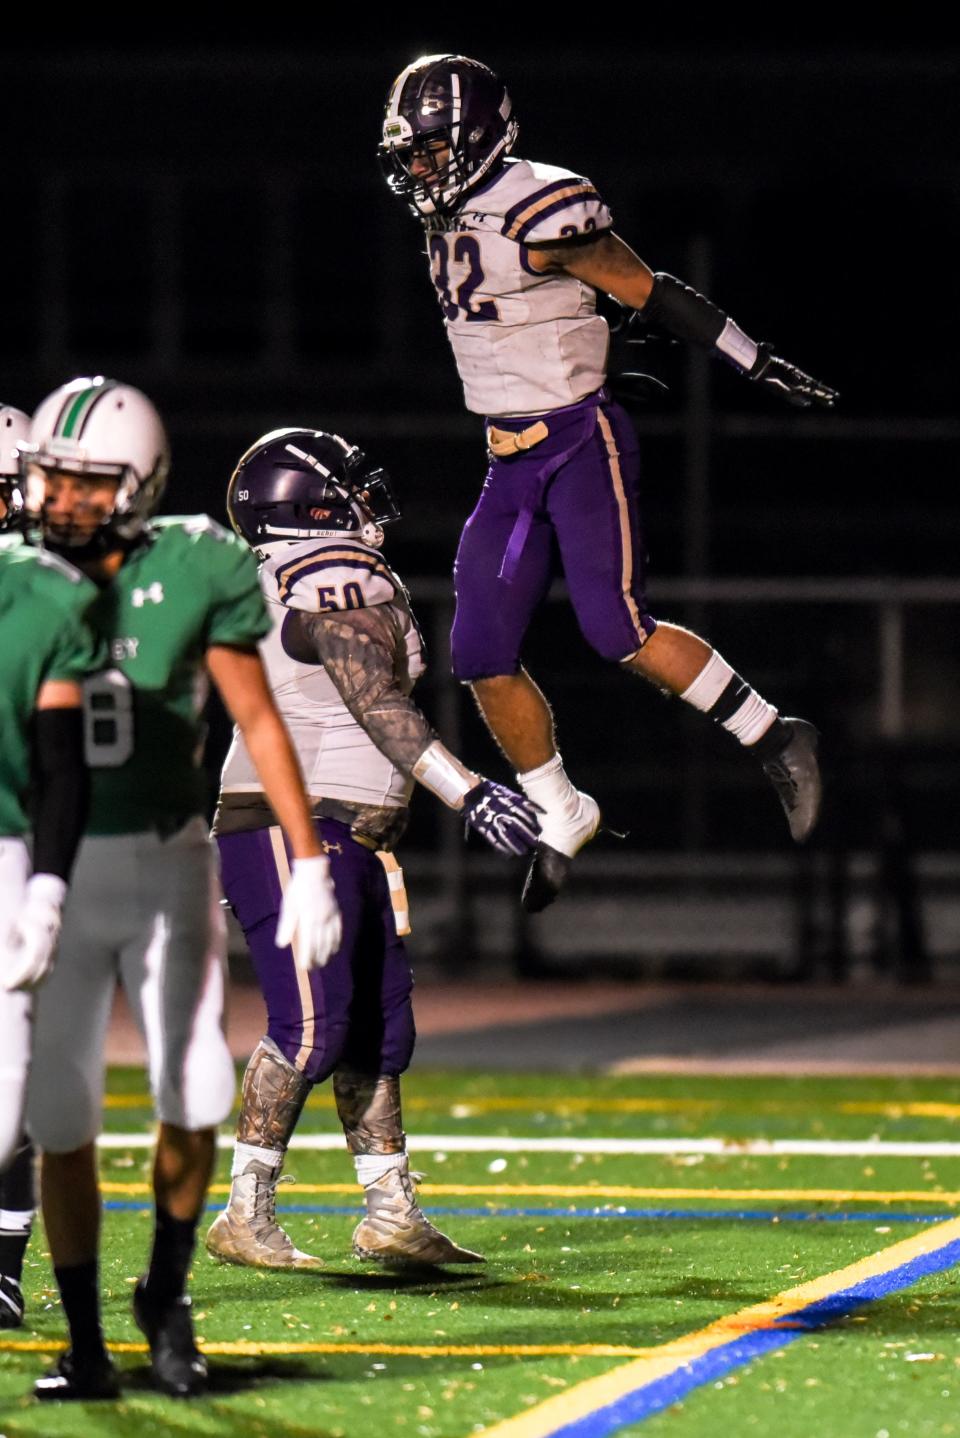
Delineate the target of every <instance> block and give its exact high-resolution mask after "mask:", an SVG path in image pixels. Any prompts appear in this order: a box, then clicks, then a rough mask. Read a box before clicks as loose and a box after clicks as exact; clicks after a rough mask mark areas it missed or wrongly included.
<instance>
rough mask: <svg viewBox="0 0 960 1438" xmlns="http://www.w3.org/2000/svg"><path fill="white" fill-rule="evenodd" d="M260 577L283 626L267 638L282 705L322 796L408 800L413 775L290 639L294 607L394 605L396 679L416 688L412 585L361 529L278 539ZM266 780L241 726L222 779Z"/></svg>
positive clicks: (254, 787) (256, 787) (244, 784)
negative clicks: (292, 649)
mask: <svg viewBox="0 0 960 1438" xmlns="http://www.w3.org/2000/svg"><path fill="white" fill-rule="evenodd" d="M267 552H268V554H269V557H268V558H267V559H266V560H265V562H264V563H263V564H262V565H261V568H260V585H261V588H262V590H263V595H264V598H265V599H266V601H267V610H268V612H269V614H270V617H271V619H272V621H273V628H272V629H271V631H270V633H269V634H268V635H267V637H266V639H264V640H263V641H262V642H261V644H260V655H261V658H262V659H263V662H264V666H265V667H266V671H267V678H268V680H269V682H270V687H271V689H272V690H273V697H274V699H275V701H276V705H277V708H278V709H279V710H280V713H281V715H282V716H283V720H284V723H285V724H286V726H287V728H288V729H289V731H290V737H291V738H292V740H293V744H294V748H295V749H296V751H297V756H298V758H299V760H300V767H301V769H302V770H303V776H304V780H305V783H306V789H307V793H308V794H309V795H310V796H311V797H312V798H328V799H342V800H344V801H346V802H348V803H352V804H363V805H379V806H380V807H382V808H387V809H398V808H404V807H405V806H406V805H407V804H408V802H409V799H410V794H411V792H412V789H413V780H412V779H408V778H406V777H405V776H404V775H403V774H402V773H401V771H400V770H399V769H397V768H396V766H395V765H394V764H392V763H391V761H390V760H389V759H388V758H387V756H386V755H385V754H383V753H381V751H380V750H379V749H378V748H377V746H376V745H375V744H374V742H373V740H372V739H371V738H370V737H369V735H368V734H367V733H366V731H365V730H364V729H362V728H361V726H360V725H359V724H358V723H357V721H356V719H354V717H353V715H352V714H351V713H350V711H349V709H348V708H347V706H346V705H345V704H344V702H343V700H342V699H341V697H340V694H339V692H338V690H337V688H336V685H335V684H334V683H333V680H332V679H331V678H330V677H329V675H328V674H327V673H326V671H325V669H324V668H323V665H322V664H319V663H317V664H303V663H301V662H300V661H299V660H296V659H292V658H291V657H290V655H289V654H288V653H287V652H286V650H285V649H284V646H283V626H284V623H285V621H286V620H287V619H288V617H289V612H290V611H291V610H296V609H299V610H305V611H306V612H308V613H310V614H332V613H335V612H337V611H338V610H340V611H343V610H351V609H364V608H370V607H371V606H373V605H379V604H390V605H392V606H393V608H394V611H395V613H396V615H397V616H398V618H399V620H400V630H401V634H402V636H403V641H404V646H405V652H404V653H403V654H398V656H397V673H396V679H397V683H398V685H399V687H400V688H401V689H402V690H403V692H404V693H405V694H409V693H410V691H411V689H412V688H413V686H414V684H415V682H416V680H417V679H418V678H419V676H420V675H421V674H422V673H423V670H424V667H425V663H424V656H423V650H422V645H421V639H420V632H419V630H418V628H417V624H416V621H415V620H414V618H413V615H412V614H411V612H410V606H409V601H408V599H407V593H406V590H405V589H404V587H403V585H402V584H401V582H400V580H399V579H398V578H397V577H396V575H395V574H394V573H393V571H392V570H391V569H390V567H389V566H388V565H387V563H386V561H385V560H384V559H383V557H382V555H381V554H380V553H379V552H378V551H377V550H376V549H368V548H367V547H366V546H365V545H363V544H360V543H358V542H357V541H356V540H354V539H353V538H351V537H349V536H348V537H345V538H344V539H319V540H318V539H308V540H304V541H303V542H302V543H298V544H283V545H271V546H269V549H268V550H267ZM262 789H263V785H262V784H261V783H260V780H259V779H258V777H257V772H256V770H255V768H254V766H253V762H252V760H251V758H250V755H249V753H248V751H247V747H246V745H245V743H244V742H243V738H242V737H241V735H240V734H239V733H236V732H235V733H234V738H233V743H232V744H231V746H230V751H229V753H228V754H227V758H226V762H225V764H224V767H223V774H222V777H221V791H222V792H223V793H225V794H242V793H260V792H261V791H262Z"/></svg>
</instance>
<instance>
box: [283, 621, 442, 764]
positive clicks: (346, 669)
mask: <svg viewBox="0 0 960 1438" xmlns="http://www.w3.org/2000/svg"><path fill="white" fill-rule="evenodd" d="M299 618H300V620H301V633H302V634H303V636H304V638H307V639H308V640H309V641H310V642H311V643H312V646H313V647H314V648H315V649H316V652H317V656H318V658H319V659H320V660H321V661H322V663H323V667H324V668H325V669H326V671H327V673H328V674H329V676H330V678H331V679H332V680H333V682H334V684H335V685H336V686H337V690H338V691H339V694H340V697H341V698H342V700H343V702H344V704H346V706H347V708H348V709H349V710H350V713H351V714H352V715H353V717H354V719H356V721H357V723H358V724H359V725H360V726H361V727H362V728H363V729H365V730H366V732H367V733H368V734H369V735H370V738H371V739H372V740H373V742H374V744H376V746H377V748H378V749H379V750H380V751H381V753H383V754H386V756H387V758H388V759H389V760H390V761H391V763H393V764H395V765H396V766H397V768H398V769H400V770H401V771H402V772H403V773H404V774H406V775H408V776H409V775H410V773H411V771H412V769H413V766H414V764H415V763H416V762H417V760H418V759H419V758H420V755H421V754H422V753H423V751H424V749H426V747H427V745H428V744H431V743H432V742H433V740H434V739H435V738H436V737H437V736H436V734H435V733H434V731H433V729H432V728H431V727H430V725H429V724H428V723H427V720H426V718H425V717H424V715H423V714H422V713H421V712H420V710H419V709H418V708H417V706H416V704H414V702H413V700H412V699H411V698H410V697H409V695H407V694H404V692H403V690H402V689H401V687H400V684H399V682H398V678H397V669H398V664H397V659H398V650H399V645H400V639H399V635H398V632H397V629H396V623H395V620H394V617H393V613H392V611H391V608H390V606H389V605H388V604H378V605H376V606H375V607H373V608H371V609H348V610H341V611H339V612H338V613H336V614H303V613H301V614H300V615H299Z"/></svg>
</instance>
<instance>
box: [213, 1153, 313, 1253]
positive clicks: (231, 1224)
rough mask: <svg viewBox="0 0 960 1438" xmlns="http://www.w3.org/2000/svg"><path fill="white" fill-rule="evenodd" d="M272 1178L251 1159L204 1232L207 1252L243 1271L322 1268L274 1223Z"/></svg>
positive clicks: (270, 1171)
mask: <svg viewBox="0 0 960 1438" xmlns="http://www.w3.org/2000/svg"><path fill="white" fill-rule="evenodd" d="M278 1182H280V1183H282V1182H283V1179H279V1180H278V1179H277V1177H276V1175H275V1174H274V1172H273V1169H271V1168H270V1167H269V1166H268V1165H267V1164H265V1163H257V1161H256V1160H255V1159H254V1160H253V1161H252V1162H250V1163H248V1164H247V1167H246V1169H245V1170H244V1171H243V1173H242V1174H239V1175H238V1176H237V1177H236V1178H235V1179H234V1180H233V1183H232V1185H231V1188H230V1201H229V1203H228V1204H227V1206H226V1208H225V1209H224V1210H223V1212H222V1213H220V1214H218V1215H217V1217H216V1218H215V1219H214V1220H213V1223H212V1224H211V1225H210V1227H209V1229H208V1230H207V1236H206V1239H205V1240H204V1242H205V1243H206V1247H207V1252H208V1253H209V1254H211V1255H212V1257H214V1258H218V1259H220V1261H221V1262H222V1263H239V1264H242V1265H243V1266H244V1267H246V1268H285V1269H310V1268H322V1267H323V1266H324V1264H323V1259H322V1258H317V1257H315V1256H314V1255H313V1254H312V1253H304V1252H302V1250H301V1249H299V1248H297V1247H295V1246H294V1244H293V1242H292V1241H291V1239H290V1236H289V1234H287V1233H286V1232H285V1231H284V1230H283V1229H282V1228H281V1227H280V1225H279V1223H277V1216H276V1201H277V1183H278Z"/></svg>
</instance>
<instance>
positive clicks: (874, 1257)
mask: <svg viewBox="0 0 960 1438" xmlns="http://www.w3.org/2000/svg"><path fill="white" fill-rule="evenodd" d="M957 1239H960V1218H951V1219H949V1220H948V1221H947V1222H946V1223H938V1224H937V1225H936V1226H935V1227H933V1228H928V1229H926V1230H925V1231H924V1232H923V1233H920V1234H917V1235H915V1236H914V1237H912V1238H905V1239H903V1240H902V1241H901V1242H900V1243H894V1244H891V1245H890V1247H889V1248H884V1249H881V1250H880V1251H879V1252H878V1253H872V1254H870V1255H869V1257H867V1258H862V1259H860V1260H859V1261H858V1262H857V1263H852V1264H850V1266H849V1267H848V1268H841V1269H838V1270H837V1271H836V1272H835V1273H826V1274H824V1275H823V1277H821V1278H814V1279H812V1280H811V1281H810V1282H808V1283H801V1284H800V1285H799V1287H797V1288H788V1289H786V1290H785V1291H784V1292H783V1293H778V1294H777V1295H776V1297H775V1298H770V1299H768V1300H766V1302H764V1303H757V1304H753V1305H751V1307H749V1308H741V1309H740V1311H739V1312H738V1313H731V1314H728V1315H727V1316H726V1317H724V1318H720V1319H718V1320H717V1321H716V1322H715V1323H711V1324H708V1326H707V1327H706V1328H700V1329H697V1331H696V1332H694V1333H687V1334H684V1335H683V1337H682V1338H676V1339H673V1340H672V1341H671V1342H670V1343H664V1344H662V1345H661V1346H660V1347H659V1348H657V1349H656V1350H655V1351H654V1352H653V1353H650V1354H647V1355H644V1356H642V1357H640V1358H638V1359H636V1360H635V1361H634V1362H632V1363H627V1364H624V1365H623V1366H622V1367H620V1368H614V1369H612V1370H611V1371H610V1372H609V1373H603V1374H601V1375H600V1376H599V1377H597V1378H587V1379H585V1380H584V1381H583V1382H582V1383H578V1384H576V1386H574V1387H572V1388H566V1389H565V1390H564V1392H563V1393H562V1394H557V1395H555V1396H554V1397H553V1398H547V1399H546V1400H545V1401H544V1402H543V1403H538V1404H537V1406H536V1407H535V1408H531V1409H528V1410H527V1412H525V1413H521V1414H518V1415H517V1417H515V1418H508V1419H506V1421H505V1422H503V1423H495V1424H493V1426H492V1427H490V1428H485V1429H484V1438H548V1435H549V1434H552V1433H554V1432H556V1430H557V1429H559V1428H563V1427H565V1426H566V1425H567V1424H572V1423H575V1422H577V1421H578V1420H579V1419H582V1418H586V1417H587V1416H588V1415H589V1414H591V1413H595V1412H596V1411H597V1410H598V1409H600V1408H605V1407H606V1406H607V1405H608V1404H611V1403H615V1402H616V1401H617V1399H620V1398H623V1397H625V1395H626V1394H628V1393H632V1392H634V1391H635V1390H636V1389H638V1388H642V1387H644V1386H645V1385H646V1384H648V1383H652V1382H654V1381H655V1380H656V1379H657V1378H662V1377H664V1376H665V1375H666V1374H668V1373H672V1372H674V1371H675V1370H676V1369H677V1368H678V1367H679V1366H680V1365H681V1364H688V1363H692V1362H693V1361H694V1360H695V1359H697V1358H702V1357H703V1356H704V1354H706V1353H709V1352H710V1351H711V1350H712V1349H714V1348H720V1347H722V1346H723V1345H724V1344H725V1343H729V1342H731V1341H732V1340H733V1339H734V1338H742V1337H743V1336H744V1335H745V1334H749V1333H755V1332H757V1331H758V1330H759V1329H765V1328H772V1327H773V1326H774V1325H775V1324H777V1320H778V1319H779V1318H782V1317H783V1316H784V1315H785V1314H788V1313H793V1312H795V1311H796V1310H797V1309H800V1308H804V1307H806V1306H807V1305H808V1304H810V1303H816V1302H817V1301H818V1300H819V1299H821V1298H827V1297H829V1296H830V1295H831V1294H834V1293H840V1292H842V1291H843V1290H844V1289H847V1288H852V1287H853V1286H854V1285H855V1284H857V1283H862V1282H863V1281H864V1280H865V1279H868V1278H876V1277H878V1276H879V1275H880V1274H883V1273H889V1272H890V1271H891V1269H894V1268H899V1267H900V1266H901V1264H905V1263H909V1262H910V1261H911V1259H914V1258H918V1257H920V1256H921V1255H923V1254H927V1253H933V1252H935V1251H936V1250H937V1249H938V1248H943V1247H945V1246H946V1245H947V1244H948V1243H951V1242H954V1241H955V1240H957Z"/></svg>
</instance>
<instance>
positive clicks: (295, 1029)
mask: <svg viewBox="0 0 960 1438" xmlns="http://www.w3.org/2000/svg"><path fill="white" fill-rule="evenodd" d="M348 1032H349V1025H348V1020H347V1018H346V1017H344V1018H343V1019H342V1020H341V1021H329V1022H327V1023H323V1024H321V1023H320V1021H319V1020H316V1021H314V1020H310V1021H309V1022H302V1021H300V1020H296V1021H294V1020H292V1019H291V1020H290V1021H289V1022H281V1021H279V1020H276V1019H274V1018H271V1020H270V1023H269V1025H268V1027H267V1037H268V1038H269V1039H270V1041H271V1042H272V1043H273V1044H274V1045H275V1046H276V1049H277V1051H278V1053H280V1054H281V1055H282V1057H283V1058H284V1059H285V1061H286V1062H287V1063H288V1064H290V1066H291V1067H292V1068H295V1069H296V1070H297V1072H298V1073H300V1074H302V1075H303V1077H304V1078H305V1079H306V1080H307V1081H308V1082H309V1083H310V1084H311V1085H313V1084H318V1083H323V1081H324V1079H328V1078H329V1077H330V1075H331V1074H332V1073H333V1071H334V1069H335V1068H336V1067H337V1064H338V1063H339V1062H340V1058H341V1055H342V1054H343V1051H344V1047H345V1045H346V1042H347V1035H348Z"/></svg>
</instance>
